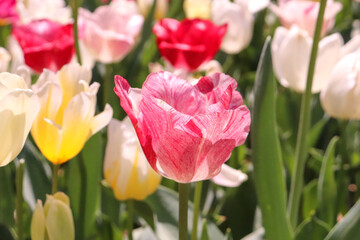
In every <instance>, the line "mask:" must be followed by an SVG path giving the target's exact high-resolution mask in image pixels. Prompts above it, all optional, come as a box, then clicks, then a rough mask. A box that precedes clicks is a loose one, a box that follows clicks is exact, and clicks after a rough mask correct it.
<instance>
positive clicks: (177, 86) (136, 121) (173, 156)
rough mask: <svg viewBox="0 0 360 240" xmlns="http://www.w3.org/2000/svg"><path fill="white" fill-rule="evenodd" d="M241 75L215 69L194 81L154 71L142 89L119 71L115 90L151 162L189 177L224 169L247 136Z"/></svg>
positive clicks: (166, 173) (158, 168)
mask: <svg viewBox="0 0 360 240" xmlns="http://www.w3.org/2000/svg"><path fill="white" fill-rule="evenodd" d="M236 87H237V83H236V81H235V80H234V79H233V78H231V77H230V76H228V75H225V74H222V73H215V74H212V75H210V76H205V77H203V78H201V79H200V80H199V81H198V82H197V83H196V84H195V85H193V84H191V83H188V82H187V81H186V80H184V79H181V78H179V77H177V76H175V75H173V74H172V73H169V72H158V73H151V74H150V75H149V76H148V77H147V79H146V80H145V82H144V85H143V88H142V89H136V88H131V87H130V86H129V84H128V82H127V81H126V80H125V79H124V78H122V77H120V76H115V89H114V90H115V93H116V94H117V95H118V96H119V98H120V103H121V106H122V107H123V109H124V110H125V111H126V112H127V114H128V115H129V117H130V119H131V121H132V124H133V125H134V127H135V130H136V133H137V135H138V138H139V141H140V144H141V146H142V148H143V151H144V153H145V155H146V157H147V160H148V162H149V163H150V165H151V166H152V168H153V169H154V170H155V171H156V172H158V173H159V174H161V175H163V176H164V177H167V178H170V179H173V180H175V181H177V182H182V183H187V182H194V181H200V180H205V179H209V178H212V177H214V176H216V175H217V174H219V172H220V170H221V166H222V164H223V163H224V162H225V161H226V160H228V158H229V157H230V154H231V151H232V150H233V149H234V147H236V146H239V145H241V144H243V143H244V142H245V139H246V137H247V135H248V133H249V130H250V112H249V110H248V108H247V107H246V106H244V105H243V100H242V97H241V95H240V93H239V92H237V91H236Z"/></svg>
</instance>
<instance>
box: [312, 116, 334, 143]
mask: <svg viewBox="0 0 360 240" xmlns="http://www.w3.org/2000/svg"><path fill="white" fill-rule="evenodd" d="M328 121H329V117H328V116H327V115H325V116H324V117H323V118H322V119H320V121H318V122H317V123H316V124H315V125H314V126H312V127H311V129H310V130H309V132H308V136H307V141H308V146H309V147H314V145H315V144H316V142H317V141H318V140H319V138H320V136H321V133H322V130H323V129H324V127H325V124H326V123H327V122H328Z"/></svg>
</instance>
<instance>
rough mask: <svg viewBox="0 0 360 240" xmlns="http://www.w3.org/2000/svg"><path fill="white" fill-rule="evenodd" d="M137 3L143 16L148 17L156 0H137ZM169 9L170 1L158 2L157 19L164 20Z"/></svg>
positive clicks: (162, 0) (160, 0)
mask: <svg viewBox="0 0 360 240" xmlns="http://www.w3.org/2000/svg"><path fill="white" fill-rule="evenodd" d="M136 3H137V4H138V7H139V11H140V13H141V15H143V16H144V17H146V16H147V15H148V14H149V12H150V10H151V7H152V5H153V3H154V0H137V1H136ZM168 9H169V1H168V0H156V6H155V13H154V17H155V19H157V20H160V19H162V18H164V17H165V15H166V13H167V11H168Z"/></svg>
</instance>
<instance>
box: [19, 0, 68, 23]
mask: <svg viewBox="0 0 360 240" xmlns="http://www.w3.org/2000/svg"><path fill="white" fill-rule="evenodd" d="M16 7H17V11H18V13H19V16H20V21H21V23H23V24H26V23H29V22H31V21H33V20H37V19H49V20H52V21H55V22H59V23H62V24H65V23H69V22H70V21H71V9H70V7H68V6H66V5H65V1H64V0H18V1H17V6H16Z"/></svg>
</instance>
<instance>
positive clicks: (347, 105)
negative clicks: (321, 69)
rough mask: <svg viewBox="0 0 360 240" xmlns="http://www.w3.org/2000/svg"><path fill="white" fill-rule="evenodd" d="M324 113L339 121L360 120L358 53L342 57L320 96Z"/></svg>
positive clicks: (359, 68) (359, 66) (359, 65)
mask: <svg viewBox="0 0 360 240" xmlns="http://www.w3.org/2000/svg"><path fill="white" fill-rule="evenodd" d="M320 100H321V105H322V107H323V109H324V111H325V112H326V113H327V114H329V115H330V116H332V117H335V118H340V119H360V51H357V52H355V53H350V54H348V55H346V56H345V57H343V58H342V59H341V60H340V61H339V62H338V64H336V66H335V68H334V70H333V71H332V73H331V77H330V80H329V82H328V83H327V84H326V85H325V87H324V89H323V90H322V91H321V94H320Z"/></svg>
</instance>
